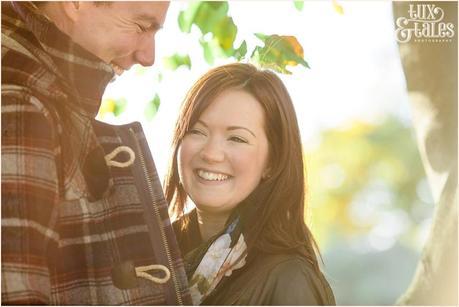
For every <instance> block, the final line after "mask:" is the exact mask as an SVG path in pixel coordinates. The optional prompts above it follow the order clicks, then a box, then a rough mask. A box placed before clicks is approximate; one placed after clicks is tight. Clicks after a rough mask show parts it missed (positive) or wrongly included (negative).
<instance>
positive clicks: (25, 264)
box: [1, 93, 59, 305]
mask: <svg viewBox="0 0 459 307" xmlns="http://www.w3.org/2000/svg"><path fill="white" fill-rule="evenodd" d="M1 111H2V152H1V156H2V162H1V165H2V167H1V168H2V182H1V185H2V192H1V193H2V198H1V200H2V202H1V208H2V218H1V219H2V286H1V288H2V304H20V305H28V304H49V303H50V297H51V282H50V275H51V270H50V264H52V257H53V255H55V251H56V248H57V241H58V239H59V235H58V233H57V231H56V220H57V214H58V213H57V208H56V207H57V203H58V199H59V184H58V171H57V169H58V167H57V165H58V164H57V162H56V161H57V157H58V156H59V147H58V146H57V144H58V142H57V141H56V137H55V134H56V129H55V128H54V127H53V125H52V122H53V121H52V119H51V117H50V116H49V113H48V112H47V110H46V109H45V108H43V105H42V104H41V103H40V102H39V101H38V99H35V98H32V99H25V98H24V99H20V98H18V97H16V96H14V97H11V96H8V95H4V93H2V107H1Z"/></svg>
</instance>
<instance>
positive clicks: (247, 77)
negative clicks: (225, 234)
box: [164, 63, 319, 270]
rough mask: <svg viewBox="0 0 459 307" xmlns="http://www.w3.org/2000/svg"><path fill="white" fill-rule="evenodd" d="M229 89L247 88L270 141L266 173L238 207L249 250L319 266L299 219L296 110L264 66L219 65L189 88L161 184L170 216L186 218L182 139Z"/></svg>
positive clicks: (301, 190)
mask: <svg viewBox="0 0 459 307" xmlns="http://www.w3.org/2000/svg"><path fill="white" fill-rule="evenodd" d="M232 89H234V90H243V91H246V92H247V93H249V94H251V95H252V96H253V97H254V98H255V99H256V100H257V101H258V102H259V103H260V105H261V107H262V108H263V110H264V119H265V120H264V126H265V127H264V130H265V133H266V136H267V139H268V142H269V159H268V169H269V177H268V178H265V179H262V181H261V182H260V184H259V185H258V186H257V187H256V188H255V190H254V191H253V192H252V193H251V194H250V195H249V196H248V197H247V198H246V199H245V200H243V201H242V202H241V203H240V204H238V207H237V210H240V211H239V212H241V218H242V219H243V220H245V222H244V223H245V224H246V225H250V227H247V228H246V229H245V230H244V231H245V232H246V233H244V236H245V237H246V240H247V246H248V251H250V250H252V249H257V250H260V251H263V252H268V253H281V252H286V251H290V252H291V251H292V250H296V251H298V252H299V253H301V254H303V255H304V256H305V257H306V258H307V259H308V260H309V262H310V263H311V264H312V265H313V267H314V268H315V269H317V270H319V266H318V262H317V257H316V254H315V251H314V248H315V249H316V250H318V249H317V245H316V243H315V241H314V239H313V237H312V234H311V232H310V231H309V229H308V227H307V226H306V224H305V222H304V207H305V190H306V187H305V174H304V164H303V153H302V146H301V137H300V131H299V127H298V122H297V118H296V114H295V109H294V107H293V103H292V100H291V98H290V95H289V94H288V91H287V89H286V88H285V86H284V84H283V83H282V81H281V79H280V78H279V77H278V76H277V75H276V74H275V73H273V72H271V71H269V70H260V69H257V68H256V67H255V66H253V65H250V64H242V63H235V64H229V65H224V66H220V67H217V68H214V69H212V70H210V71H209V72H207V73H206V74H205V75H204V76H202V77H201V78H200V79H199V80H198V81H197V82H196V83H195V84H194V86H193V87H192V88H191V90H190V91H189V92H188V94H187V96H186V97H185V101H184V103H183V105H182V109H181V113H180V115H179V118H178V120H177V123H176V126H175V132H174V137H173V144H172V149H173V154H172V159H171V161H170V166H169V170H168V174H167V176H166V179H165V182H164V188H165V196H166V200H167V202H168V203H169V206H170V211H171V214H172V215H174V216H175V217H176V218H183V217H184V216H185V215H184V208H185V202H186V200H187V194H186V191H185V190H184V188H183V185H182V184H181V183H180V179H179V173H178V163H177V156H178V149H179V147H180V144H181V141H182V139H183V138H184V137H185V135H186V133H187V132H188V131H189V130H190V129H192V128H193V126H194V125H195V123H196V122H197V121H198V120H199V117H200V116H201V114H202V113H203V112H204V111H205V109H206V108H207V107H208V106H209V105H210V104H212V103H213V101H215V99H216V98H217V96H218V95H220V94H221V93H222V92H224V91H226V90H232ZM184 224H185V226H184V227H186V222H185V223H184ZM182 225H183V224H182ZM246 234H247V236H246ZM250 254H251V253H250V252H249V256H250Z"/></svg>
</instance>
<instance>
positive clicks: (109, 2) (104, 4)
mask: <svg viewBox="0 0 459 307" xmlns="http://www.w3.org/2000/svg"><path fill="white" fill-rule="evenodd" d="M93 3H94V5H95V6H109V5H111V4H112V3H113V1H93Z"/></svg>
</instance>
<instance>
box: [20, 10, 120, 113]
mask: <svg viewBox="0 0 459 307" xmlns="http://www.w3.org/2000/svg"><path fill="white" fill-rule="evenodd" d="M12 9H13V10H14V11H15V12H16V13H17V14H18V15H19V18H20V19H21V20H22V22H23V23H24V24H25V27H26V28H27V29H28V30H29V31H30V32H31V33H32V34H33V36H35V38H36V39H37V40H38V43H39V45H40V47H41V48H42V49H43V50H44V51H45V52H42V53H41V59H40V60H42V62H43V64H44V65H45V66H46V68H47V69H48V70H49V71H50V72H51V73H52V74H54V75H56V76H57V79H58V82H59V85H60V87H62V88H63V90H64V92H65V93H66V94H67V95H70V96H73V97H72V98H74V99H69V100H68V101H69V103H71V104H72V105H70V106H69V107H70V108H72V109H73V110H75V111H77V112H78V113H80V114H81V115H84V116H86V117H90V118H94V117H95V116H96V115H97V112H98V110H99V107H100V103H101V98H102V95H103V93H104V91H105V88H106V86H107V84H108V83H109V82H110V80H112V79H113V77H114V71H113V68H112V67H111V66H110V65H109V64H107V63H104V62H103V61H102V60H100V59H99V58H98V57H96V56H95V55H93V54H92V53H90V52H88V51H87V50H85V49H84V48H82V47H81V46H79V45H78V44H76V43H75V42H73V41H72V39H71V38H70V37H69V36H68V35H67V34H65V33H63V32H61V31H60V30H59V29H58V28H57V27H56V26H55V24H54V23H53V22H52V21H50V20H49V19H48V18H47V17H45V16H44V15H42V14H41V13H40V12H39V10H38V8H37V7H36V6H35V5H34V4H33V3H31V2H12ZM37 86H38V85H37ZM58 87H59V86H58ZM75 104H76V105H75Z"/></svg>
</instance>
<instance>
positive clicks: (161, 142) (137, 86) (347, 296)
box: [98, 0, 434, 305]
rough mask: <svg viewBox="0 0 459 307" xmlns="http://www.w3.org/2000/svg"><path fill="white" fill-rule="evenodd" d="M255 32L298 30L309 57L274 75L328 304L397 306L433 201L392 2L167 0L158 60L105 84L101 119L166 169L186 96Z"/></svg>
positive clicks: (254, 41)
mask: <svg viewBox="0 0 459 307" xmlns="http://www.w3.org/2000/svg"><path fill="white" fill-rule="evenodd" d="M206 5H207V4H206ZM199 10H200V11H199ZM212 10H213V11H212ZM196 12H197V13H196ZM205 13H207V15H206V14H205ZM193 14H194V15H193ZM200 14H201V15H202V16H204V17H202V16H201V17H202V18H204V19H205V20H206V22H207V24H206V25H203V24H202V23H200V21H199V20H198V17H199V15H200ZM190 16H194V18H195V19H194V21H193V20H192V19H190V18H191V17H190ZM196 16H197V17H196ZM209 16H213V17H212V18H213V19H214V20H213V21H212V20H211V21H209V20H210V19H212V18H210V17H209ZM218 16H221V17H222V18H220V19H218ZM209 22H210V23H209ZM211 22H213V24H212V23H211ZM206 27H207V28H206ZM212 27H213V28H212ZM255 33H263V34H264V35H272V34H277V35H288V36H295V37H296V39H297V41H298V42H299V43H300V44H301V46H302V52H298V55H301V54H302V55H303V56H304V60H305V61H306V62H307V65H305V64H304V63H303V65H302V63H295V61H291V62H289V63H294V64H299V65H296V66H293V67H287V69H288V71H290V72H291V74H285V71H284V74H280V77H281V78H282V80H283V81H284V82H285V84H286V86H287V88H288V90H289V92H290V95H291V97H292V99H293V102H294V104H295V109H296V112H297V116H298V120H299V124H300V129H301V134H302V141H303V146H304V152H305V161H306V168H307V169H306V172H307V177H308V207H307V208H308V209H307V212H305V219H306V221H307V222H308V225H309V226H310V228H311V230H312V232H313V233H314V235H315V237H316V239H317V241H318V244H319V246H320V249H321V253H322V256H323V260H324V265H323V270H324V273H325V275H326V277H327V279H328V281H329V282H330V284H331V286H332V288H333V290H334V293H335V296H336V299H337V304H339V305H389V304H394V303H395V301H396V300H397V298H398V297H399V296H400V295H401V294H402V293H403V292H404V291H405V290H406V288H407V287H408V285H409V283H410V281H411V279H412V277H413V274H414V271H415V268H416V264H417V261H418V260H419V255H420V252H421V249H422V247H423V244H424V242H425V240H426V237H427V234H428V230H429V226H430V224H431V220H432V213H433V209H434V205H433V199H432V195H431V192H430V189H429V186H428V183H427V180H426V178H425V173H424V170H423V167H422V164H421V160H420V157H419V153H418V149H417V145H416V141H415V134H414V131H413V128H412V122H411V121H412V115H411V113H410V108H409V104H408V94H407V92H406V84H405V79H404V74H403V71H402V66H401V62H400V55H399V50H398V46H397V43H396V40H395V33H394V21H393V15H392V4H391V2H388V1H369V2H366V1H338V2H336V1H332V0H330V1H320V2H319V1H306V2H301V1H296V2H295V1H232V2H229V3H220V2H217V3H214V4H209V5H208V7H205V6H204V5H202V3H201V6H199V5H197V4H194V6H193V4H190V3H189V2H182V1H177V2H172V3H171V6H170V9H169V13H168V17H167V19H166V23H165V25H164V29H163V30H161V31H160V32H159V33H158V34H157V37H156V63H155V66H154V67H153V68H143V67H140V66H134V67H133V68H132V69H130V70H129V71H127V72H125V73H124V74H123V75H122V76H121V77H118V78H117V79H116V80H115V81H114V82H112V83H111V84H110V85H109V87H108V88H107V90H106V92H105V95H104V98H103V104H102V107H101V109H100V112H99V115H98V119H99V120H102V121H105V122H109V123H113V124H123V123H127V122H131V121H139V122H141V123H142V125H143V128H144V130H145V133H146V135H147V138H148V142H149V145H150V148H151V151H152V154H153V157H154V159H155V163H156V166H157V168H158V172H159V175H160V176H161V177H163V176H164V174H165V172H166V169H167V166H168V163H169V155H170V142H171V139H172V129H173V127H174V125H175V121H176V118H177V115H178V110H179V108H180V104H181V102H182V101H183V99H184V97H185V94H186V92H187V91H188V89H189V88H190V87H191V85H192V84H193V83H194V82H195V81H196V80H197V79H198V78H199V76H201V75H202V74H203V73H205V72H206V71H207V70H208V69H209V68H211V67H214V66H217V65H220V64H224V63H230V62H234V61H235V60H236V59H238V60H241V61H243V62H247V61H250V60H249V58H250V53H251V50H256V48H257V46H263V40H262V39H260V36H258V37H257V36H255V35H254V34H255ZM227 38H231V40H229V41H225V39H227ZM225 48H226V49H225ZM244 48H245V49H247V50H248V51H247V53H246V55H245V56H244V55H242V54H244V52H243V51H244V50H243V49H244ZM300 53H301V54H300ZM252 55H254V53H252ZM252 59H256V53H255V56H254V57H252ZM297 62H301V61H297ZM306 66H309V68H307V67H306Z"/></svg>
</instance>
